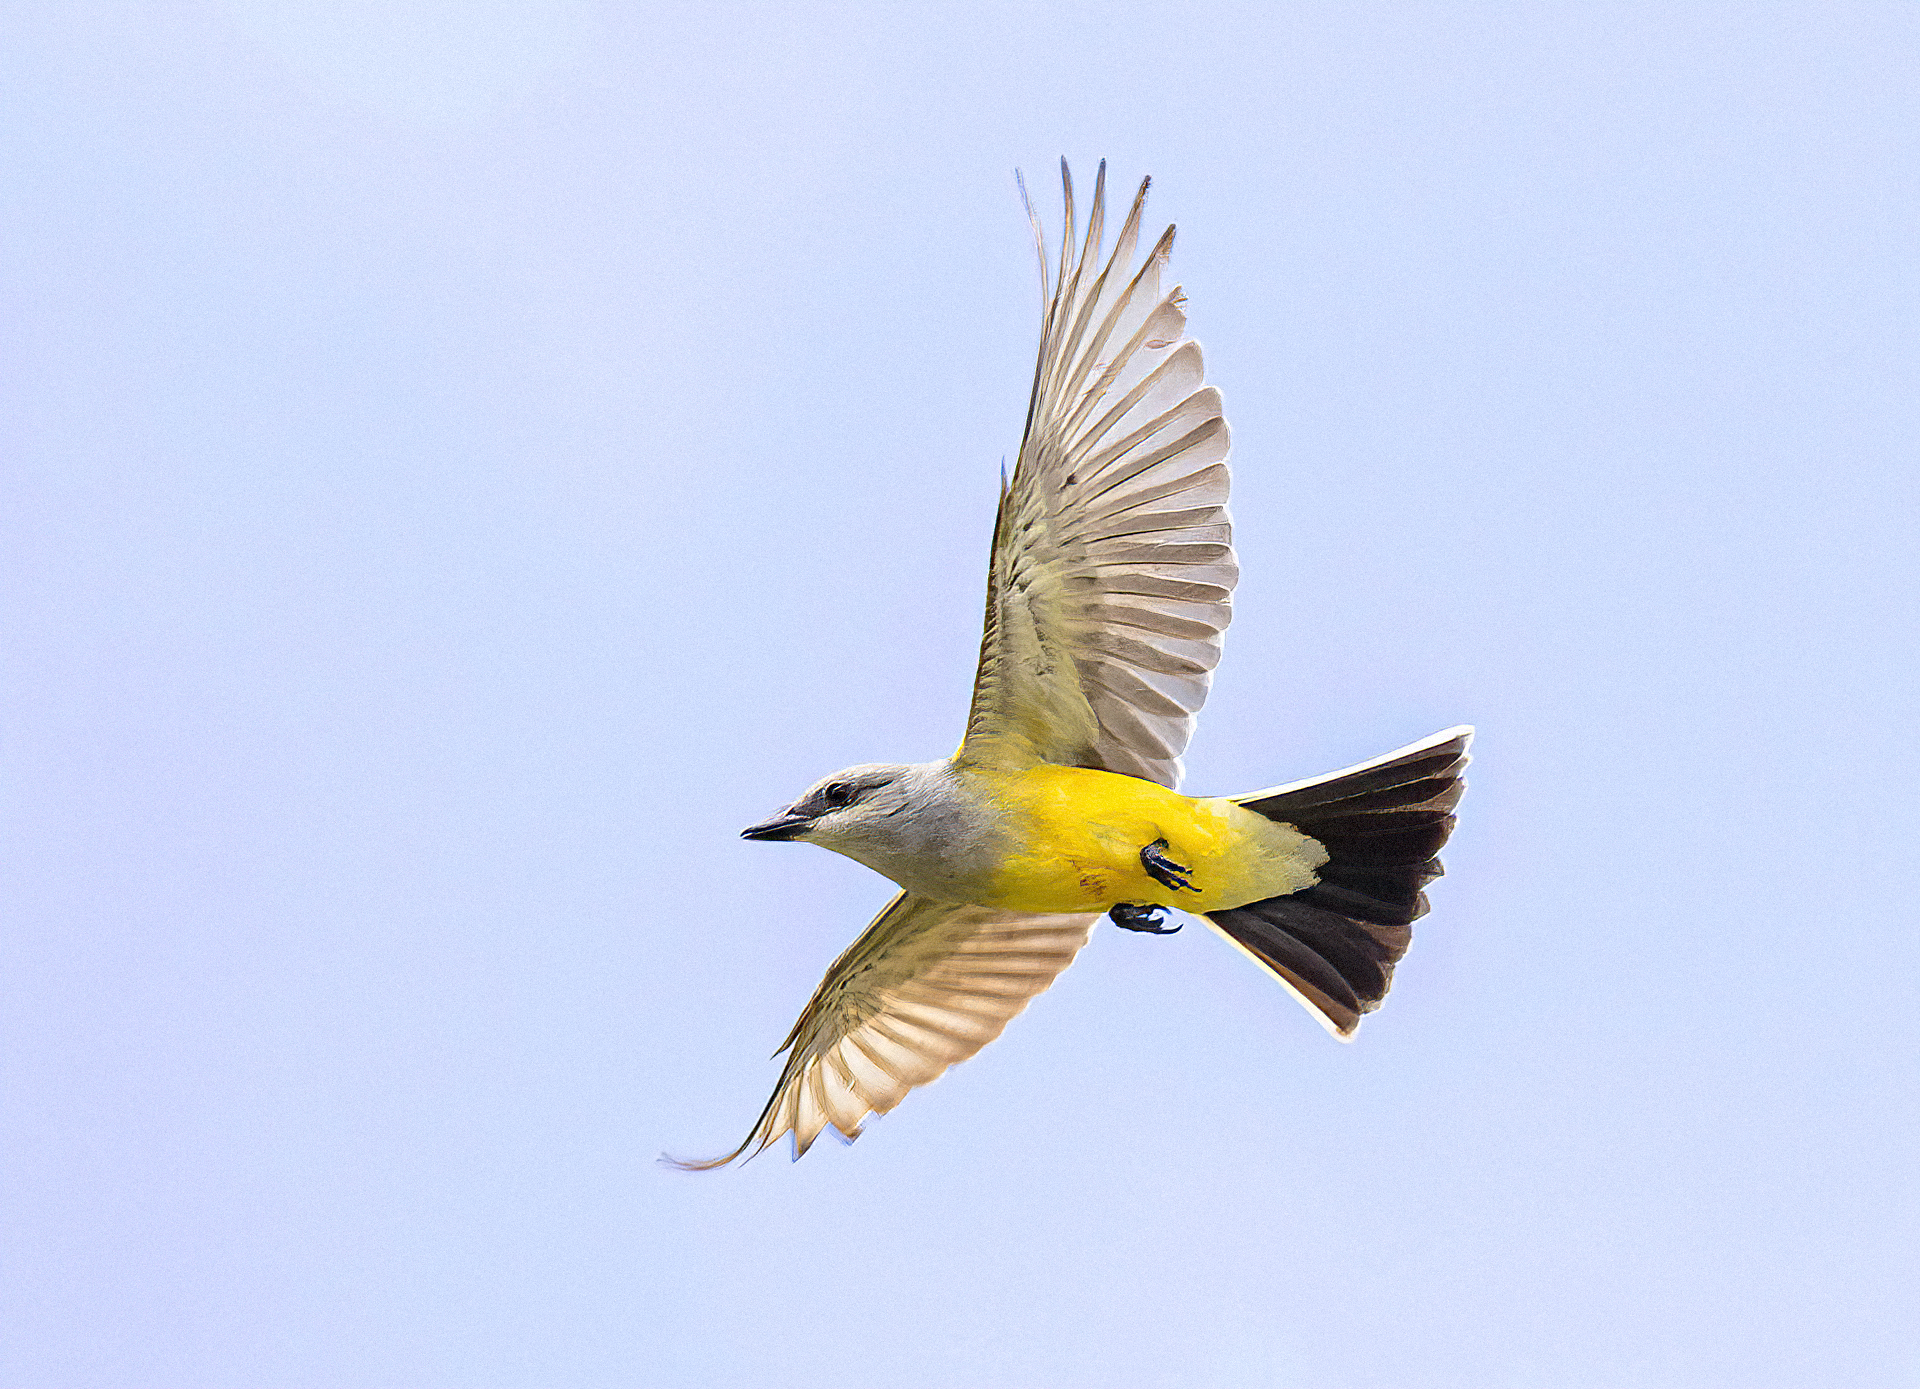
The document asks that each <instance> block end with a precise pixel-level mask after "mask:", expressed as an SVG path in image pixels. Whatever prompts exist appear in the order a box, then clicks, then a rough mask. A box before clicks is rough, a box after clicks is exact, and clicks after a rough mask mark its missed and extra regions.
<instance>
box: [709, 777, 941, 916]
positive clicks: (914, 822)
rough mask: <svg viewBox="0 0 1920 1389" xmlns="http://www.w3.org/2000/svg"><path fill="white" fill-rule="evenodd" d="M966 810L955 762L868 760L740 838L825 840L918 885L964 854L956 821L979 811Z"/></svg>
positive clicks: (824, 780) (897, 879)
mask: <svg viewBox="0 0 1920 1389" xmlns="http://www.w3.org/2000/svg"><path fill="white" fill-rule="evenodd" d="M962 810H963V807H962V805H961V803H960V800H959V798H958V796H957V794H956V788H955V786H954V783H953V769H952V766H951V764H950V763H948V762H945V761H940V762H895V763H887V762H875V763H866V764H863V765H861V766H858V767H848V768H847V769H846V770H845V771H841V772H835V773H834V774H833V775H832V776H830V777H824V778H822V779H821V780H820V781H817V782H815V783H814V784H813V785H812V786H810V787H808V788H807V792H806V794H805V795H803V796H801V797H800V799H799V800H797V801H795V802H794V803H793V804H792V805H789V806H787V807H785V808H784V809H783V810H781V811H780V813H779V814H777V815H775V816H773V817H772V818H771V819H768V820H763V821H762V822H761V823H759V824H757V825H751V826H749V827H748V828H746V829H744V830H741V831H740V837H741V838H742V839H798V840H802V841H804V842H806V843H808V844H818V845H819V846H820V847H821V848H823V849H832V850H834V851H836V852H837V853H842V854H845V855H846V856H847V857H848V858H850V859H854V860H857V861H858V862H860V863H864V864H866V865H867V867H869V868H872V869H875V870H876V871H878V872H881V873H884V874H886V875H887V876H888V877H889V878H892V879H893V880H894V881H895V882H897V883H900V884H901V885H902V886H903V887H904V886H919V880H921V879H923V878H924V876H925V875H927V874H929V873H933V874H938V873H940V872H941V870H942V868H944V867H945V866H946V865H945V864H942V863H940V862H939V861H940V860H950V859H952V858H953V857H954V856H956V854H958V855H959V856H962V857H964V856H965V849H966V847H967V846H966V845H965V843H964V840H965V838H966V836H965V832H964V830H963V828H962V826H961V825H960V824H959V823H956V822H957V820H960V819H970V818H972V817H967V816H964V815H963V814H962V813H961V812H962ZM956 841H960V842H956ZM909 879H913V880H915V881H914V882H909V881H908V880H909Z"/></svg>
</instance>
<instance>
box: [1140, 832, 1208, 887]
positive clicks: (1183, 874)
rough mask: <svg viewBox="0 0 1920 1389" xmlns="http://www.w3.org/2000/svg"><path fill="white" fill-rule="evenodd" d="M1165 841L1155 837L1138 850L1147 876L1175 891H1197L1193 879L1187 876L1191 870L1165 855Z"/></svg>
mask: <svg viewBox="0 0 1920 1389" xmlns="http://www.w3.org/2000/svg"><path fill="white" fill-rule="evenodd" d="M1166 848H1167V841H1166V840H1164V839H1156V840H1154V841H1153V843H1151V844H1149V845H1147V847H1146V848H1144V849H1142V850H1141V851H1140V862H1141V864H1142V865H1143V866H1144V867H1145V868H1146V870H1147V873H1148V875H1149V876H1151V877H1152V878H1153V880H1154V881H1155V882H1157V883H1160V884H1161V885H1163V886H1165V887H1170V888H1172V889H1173V890H1174V891H1175V892H1180V891H1182V890H1185V891H1187V892H1198V891H1199V890H1200V889H1199V888H1197V887H1195V886H1194V885H1193V880H1192V879H1191V878H1189V877H1188V876H1187V874H1189V873H1191V872H1192V871H1193V870H1192V869H1191V868H1189V867H1187V866H1186V865H1185V864H1184V863H1175V862H1174V861H1173V860H1172V859H1170V858H1168V857H1167V855H1166Z"/></svg>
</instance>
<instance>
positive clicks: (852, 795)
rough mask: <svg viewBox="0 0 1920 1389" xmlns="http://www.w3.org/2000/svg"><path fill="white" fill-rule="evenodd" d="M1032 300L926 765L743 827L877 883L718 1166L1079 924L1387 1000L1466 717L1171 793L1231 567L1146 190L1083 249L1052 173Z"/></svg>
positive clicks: (1455, 794) (1037, 979) (996, 1025)
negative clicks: (1037, 308) (1033, 356)
mask: <svg viewBox="0 0 1920 1389" xmlns="http://www.w3.org/2000/svg"><path fill="white" fill-rule="evenodd" d="M1061 183H1062V189H1063V195H1064V200H1065V208H1066V211H1065V218H1064V230H1063V234H1062V238H1061V244H1060V248H1059V254H1058V258H1057V261H1056V260H1051V259H1050V257H1049V255H1048V252H1047V247H1046V241H1045V237H1044V235H1043V234H1042V233H1041V231H1040V225H1039V220H1038V218H1037V217H1035V216H1034V215H1033V210H1032V206H1031V204H1030V203H1029V205H1028V214H1029V218H1030V220H1031V221H1032V223H1033V228H1034V237H1035V242H1036V245H1037V247H1038V249H1039V254H1040V264H1041V275H1042V283H1043V298H1044V301H1045V303H1046V311H1045V316H1044V318H1043V321H1042V323H1041V332H1040V349H1039V356H1038V361H1037V363H1036V365H1035V369H1034V379H1033V388H1032V392H1031V394H1030V396H1029V400H1028V406H1027V419H1026V430H1025V434H1024V436H1023V438H1022V440H1021V446H1020V453H1019V459H1018V462H1017V464H1016V466H1015V468H1014V471H1013V475H1012V477H1011V478H1010V479H1008V480H1006V481H1005V482H1003V484H1002V487H1001V495H1000V506H999V512H998V515H997V517H996V520H995V523H994V534H993V550H992V557H991V560H990V562H989V565H988V577H987V612H986V631H985V635H984V637H983V639H982V642H981V651H980V665H979V670H978V674H977V675H976V678H975V683H974V693H973V703H972V708H971V711H970V713H969V716H968V719H967V727H966V736H965V738H964V740H963V741H962V743H961V746H960V749H959V751H958V752H956V753H955V754H954V755H953V756H952V757H950V758H945V759H941V760H938V761H933V762H925V763H913V764H869V765H862V766H858V767H850V768H847V769H846V770H844V771H841V772H837V773H835V774H833V775H832V776H830V777H827V778H825V779H823V780H822V781H820V782H818V783H816V784H815V785H814V786H813V787H811V788H809V789H808V791H807V792H806V793H805V794H803V795H802V796H801V797H800V798H799V799H797V800H795V801H793V802H792V803H790V804H789V805H787V806H786V807H784V808H783V809H782V810H781V811H780V812H779V813H778V814H777V815H775V816H773V817H772V818H770V819H769V820H767V821H765V822H763V823H761V824H758V825H755V826H752V827H750V828H749V829H747V830H745V831H743V832H742V833H743V835H744V836H745V837H746V838H749V839H767V840H803V841H805V842H808V843H814V844H819V845H821V846H823V847H825V848H830V849H834V850H836V851H838V852H840V853H843V854H846V855H848V856H849V857H851V858H854V859H856V860H858V861H860V862H862V863H865V864H866V865H868V866H869V867H871V868H873V869H875V870H876V871H878V872H880V873H882V874H884V875H885V876H887V877H889V878H891V879H892V880H893V881H894V882H895V883H897V884H898V885H899V886H900V888H901V889H902V890H901V892H900V893H899V895H898V896H896V897H895V898H894V899H893V901H892V902H891V903H889V904H888V906H887V907H886V909H885V910H884V911H882V912H881V913H880V915H879V917H877V918H876V919H875V920H874V922H873V924H872V925H871V926H869V927H868V928H867V930H866V932H865V933H864V934H863V935H862V936H861V937H860V938H859V939H858V940H856V941H855V942H854V943H853V945H852V946H851V947H850V948H849V949H848V950H847V951H846V953H845V954H843V955H842V956H841V957H840V958H839V959H838V960H836V961H835V962H834V964H833V966H832V967H831V968H830V969H829V970H828V971H827V975H826V978H825V979H824V980H823V981H822V982H821V985H820V987H819V989H818V990H817V991H816V992H815V994H814V996H813V999H812V1001H811V1002H809V1003H808V1004H807V1006H806V1009H805V1010H804V1011H803V1012H802V1013H801V1015H800V1018H799V1021H797V1022H796V1023H795V1024H794V1026H793V1030H792V1031H791V1032H790V1033H789V1034H788V1037H787V1040H786V1043H785V1045H784V1046H783V1047H782V1048H781V1051H782V1052H784V1053H785V1054H786V1062H785V1064H784V1066H783V1068H782V1070H781V1073H780V1078H779V1081H778V1083H777V1084H776V1086H775V1087H774V1092H773V1095H772V1098H770V1099H769V1100H768V1101H767V1104H766V1107H765V1109H764V1110H763V1111H762V1112H761V1115H760V1118H759V1120H758V1121H757V1122H756V1123H755V1125H754V1126H753V1128H752V1130H751V1131H750V1132H749V1133H748V1135H747V1137H746V1139H745V1141H743V1142H742V1143H741V1144H740V1146H739V1147H738V1148H736V1149H734V1150H733V1151H732V1152H730V1153H728V1154H726V1155H724V1156H722V1157H718V1158H714V1159H711V1160H708V1161H703V1162H683V1163H679V1164H678V1165H680V1166H684V1167H693V1168H710V1167H718V1166H721V1165H723V1164H725V1163H728V1162H731V1161H733V1160H734V1159H735V1158H738V1157H741V1156H743V1155H751V1154H752V1153H757V1152H760V1151H762V1150H764V1149H765V1148H767V1147H769V1146H771V1145H772V1144H773V1143H775V1142H776V1141H778V1140H779V1139H780V1138H781V1137H782V1136H784V1135H787V1134H791V1135H792V1136H793V1145H794V1154H795V1156H796V1157H797V1156H799V1155H800V1154H802V1153H805V1152H806V1151H807V1149H808V1148H809V1147H810V1146H811V1145H812V1144H813V1142H814V1141H815V1139H817V1138H818V1137H819V1135H820V1134H821V1133H822V1132H823V1131H825V1129H826V1128H827V1127H828V1126H829V1125H831V1126H832V1127H833V1128H834V1129H836V1130H837V1131H838V1132H839V1133H840V1134H841V1135H842V1136H843V1137H845V1138H847V1139H852V1138H854V1137H857V1136H858V1135H859V1133H860V1130H861V1126H862V1124H863V1123H864V1122H865V1120H866V1118H867V1116H868V1115H870V1114H884V1113H886V1112H887V1111H888V1110H890V1109H892V1108H893V1107H894V1106H895V1105H897V1104H899V1102H900V1101H901V1100H902V1099H904V1098H905V1097H906V1095H907V1094H908V1092H909V1091H911V1090H912V1089H914V1088H916V1087H918V1086H921V1085H926V1084H928V1083H929V1082H931V1081H933V1080H936V1079H938V1078H939V1076H941V1075H942V1074H943V1073H944V1072H945V1071H946V1070H947V1069H948V1068H949V1067H950V1066H952V1065H953V1064H955V1063H956V1062H959V1061H964V1060H966V1059H967V1058H968V1057H970V1056H972V1055H974V1053H976V1052H977V1051H979V1050H980V1048H981V1047H983V1046H985V1045H986V1044H987V1043H988V1042H990V1041H992V1040H993V1039H994V1038H995V1037H998V1036H999V1035H1000V1033H1001V1031H1002V1029H1004V1028H1005V1027H1006V1025H1007V1023H1008V1022H1009V1021H1010V1020H1011V1019H1012V1018H1013V1017H1014V1016H1015V1015H1016V1014H1018V1013H1019V1012H1020V1011H1021V1010H1022V1009H1024V1008H1025V1007H1026V1005H1027V1003H1028V1002H1029V1001H1030V1000H1031V999H1032V998H1033V997H1034V996H1035V995H1037V994H1039V993H1041V992H1042V991H1044V990H1045V989H1046V988H1047V987H1048V986H1049V985H1050V984H1052V982H1053V981H1054V979H1055V978H1056V977H1057V976H1058V975H1059V973H1060V971H1061V970H1063V969H1065V968H1066V967H1067V966H1068V965H1069V964H1071V963H1072V962H1073V959H1074V956H1075V955H1076V954H1077V953H1078V952H1079V950H1080V948H1081V946H1083V945H1084V944H1085V943H1086V941H1087V937H1088V934H1089V932H1090V931H1091V930H1092V928H1093V926H1094V925H1095V923H1096V922H1098V921H1099V920H1100V918H1101V917H1102V916H1103V915H1104V916H1106V917H1107V918H1108V919H1109V920H1111V921H1112V922H1113V923H1114V924H1115V925H1116V926H1119V927H1122V928H1124V929H1127V930H1131V931H1138V932H1147V933H1154V934H1166V933H1168V932H1170V931H1173V930H1178V929H1179V927H1178V926H1172V927H1169V926H1167V925H1165V921H1166V913H1167V910H1168V909H1169V908H1178V909H1180V910H1183V911H1187V912H1191V913H1194V914H1197V915H1199V916H1201V917H1202V918H1203V919H1204V920H1205V921H1206V922H1207V924H1208V925H1209V926H1211V927H1212V928H1213V929H1214V930H1215V931H1216V932H1218V933H1219V934H1221V935H1222V936H1224V937H1225V938H1226V939H1227V940H1229V941H1230V942H1231V943H1232V944H1233V945H1235V946H1236V947H1237V948H1239V949H1240V950H1241V951H1242V952H1243V953H1245V954H1246V955H1248V956H1249V957H1250V958H1252V959H1253V960H1255V961H1256V962H1257V963H1258V964H1260V965H1261V966H1262V967H1263V968H1264V969H1266V970H1267V971H1269V972H1270V973H1271V975H1272V976H1273V977H1274V978H1275V979H1276V980H1277V982H1279V983H1280V984H1281V985H1283V986H1284V987H1285V988H1286V989H1287V991H1288V992H1289V993H1291V994H1292V995H1293V996H1294V997H1295V998H1296V999H1298V1000H1299V1001H1300V1002H1301V1003H1302V1004H1303V1005H1305V1006H1306V1008H1307V1009H1308V1011H1309V1012H1310V1013H1312V1014H1313V1015H1314V1017H1315V1018H1316V1019H1318V1020H1319V1021H1320V1022H1321V1023H1322V1024H1323V1025H1324V1026H1325V1027H1326V1028H1327V1029H1328V1030H1329V1031H1330V1032H1332V1033H1333V1034H1334V1035H1335V1036H1337V1037H1340V1038H1343V1039H1345V1038H1348V1037H1351V1036H1352V1034H1353V1031H1354V1029H1355V1028H1356V1027H1357V1026H1358V1025H1359V1022H1360V1018H1361V1016H1362V1015H1363V1014H1365V1013H1366V1012H1369V1011H1371V1010H1372V1009H1373V1008H1376V1007H1378V1006H1379V1004H1380V1002H1381V1000H1382V999H1383V998H1384V997H1385V996H1386V992H1387V988H1388V985H1389V983H1390V982H1391V978H1392V972H1393V967H1394V965H1395V964H1396V963H1397V962H1398V961H1399V959H1400V957H1401V956H1402V955H1403V954H1404V953H1405V951H1406V949H1407V946H1408V943H1409V942H1410V940H1411V931H1410V929H1409V928H1410V926H1411V923H1412V922H1413V921H1414V920H1415V919H1417V918H1418V917H1419V916H1421V915H1423V914H1424V913H1425V912H1426V910H1427V899H1426V894H1425V892H1424V888H1425V886H1426V884H1427V883H1428V882H1429V881H1430V880H1431V879H1432V878H1434V877H1436V876H1438V875H1439V873H1440V872H1441V867H1440V863H1439V859H1438V858H1437V854H1438V852H1439V850H1440V847H1441V845H1442V844H1444V843H1445V841H1446V838H1447V836H1448V834H1449V833H1450V832H1451V830H1452V828H1453V824H1454V817H1453V814H1452V812H1453V809H1454V807H1455V806H1456V805H1457V804H1458V802H1459V799H1460V793H1461V791H1462V790H1463V789H1464V786H1465V783H1464V781H1462V780H1461V772H1462V770H1463V769H1464V767H1465V765H1466V762H1467V755H1466V748H1467V743H1468V740H1469V738H1470V736H1471V732H1472V730H1470V729H1467V728H1464V727H1463V728H1454V729H1449V730H1447V731H1446V732H1444V733H1440V734H1436V735H1434V736H1433V737H1431V738H1428V739H1424V740H1422V741H1421V742H1419V743H1415V744H1413V745H1411V746H1409V747H1406V748H1402V749H1400V750H1399V751H1397V752H1394V753H1389V754H1387V755H1386V756H1384V757H1381V758H1376V759H1374V760H1373V761H1371V762H1367V763H1363V764H1361V765H1360V766H1359V767H1355V768H1349V769H1347V770H1346V771H1342V772H1335V773H1330V774H1328V775H1325V776H1321V777H1315V778H1310V779H1308V780H1307V781H1303V782H1296V783H1293V784H1291V785H1287V786H1282V787H1277V788H1273V789H1270V790H1266V791H1259V792H1253V793H1249V794H1247V795H1243V796H1235V797H1218V798H1193V797H1188V796H1184V795H1181V794H1180V793H1179V790H1178V787H1179V784H1180V778H1181V762H1180V758H1181V754H1182V753H1183V752H1184V751H1185V749H1186V746H1187V741H1188V739H1189V737H1190V736H1191V734H1192V729H1193V720H1194V716H1195V715H1196V714H1197V713H1198V712H1199V710H1200V708H1201V706H1202V705H1203V704H1204V703H1205V702H1206V697H1207V690H1208V686H1209V682H1210V681H1211V679H1212V674H1213V670H1214V667H1215V665H1216V664H1217V663H1218V662H1219V659H1220V648H1221V636H1222V634H1223V633H1224V632H1225V630H1226V627H1227V623H1228V620H1229V618H1230V616H1231V602H1232V594H1233V586H1234V582H1235V580H1236V579H1237V577H1238V573H1239V570H1238V568H1237V565H1236V561H1235V557H1234V552H1233V537H1232V526H1231V522H1230V520H1229V518H1228V515H1227V491H1228V468H1227V453H1228V444H1229V434H1228V429H1227V423H1226V419H1225V417H1224V415H1223V414H1222V409H1221V401H1220V393H1219V392H1218V391H1217V390H1215V389H1214V388H1213V387H1211V386H1208V385H1207V384H1206V381H1205V373H1204V367H1203V362H1202V358H1201V352H1200V345H1199V344H1198V343H1196V342H1194V341H1193V340H1192V339H1190V338H1188V337H1187V336H1186V323H1187V318H1186V309H1185V298H1184V296H1183V295H1182V294H1181V291H1180V288H1179V287H1178V286H1177V285H1176V286H1174V287H1173V288H1172V289H1170V290H1164V291H1163V289H1162V286H1161V277H1162V275H1163V273H1164V271H1165V269H1166V265H1167V261H1168V258H1169V256H1170V255H1171V253H1172V249H1173V228H1172V227H1168V228H1167V229H1166V231H1165V232H1164V233H1162V234H1161V235H1160V236H1159V237H1158V238H1157V239H1156V240H1155V241H1154V242H1153V243H1152V245H1151V247H1150V248H1149V249H1148V251H1147V252H1146V254H1145V256H1144V257H1140V258H1139V259H1138V263H1137V264H1136V257H1137V255H1138V248H1139V242H1140V232H1141V222H1142V219H1143V217H1144V214H1145V209H1146V199H1147V189H1148V182H1147V181H1144V180H1143V181H1142V182H1141V184H1140V187H1139V190H1138V192H1137V193H1136V194H1135V196H1134V197H1133V199H1132V201H1131V204H1130V206H1129V208H1128V212H1127V216H1126V218H1125V220H1124V221H1123V222H1122V224H1121V226H1120V230H1119V233H1118V235H1117V236H1115V238H1114V240H1113V242H1112V245H1111V246H1110V247H1107V246H1106V245H1105V232H1106V215H1105V212H1106V166H1105V164H1104V163H1103V164H1102V165H1101V166H1100V173H1099V176H1098V178H1097V179H1096V181H1095V185H1094V192H1093V198H1092V204H1091V209H1090V211H1089V214H1088V216H1087V218H1086V221H1085V224H1084V226H1082V225H1081V224H1080V223H1079V221H1078V218H1077V215H1076V210H1075V205H1074V190H1073V180H1072V177H1071V175H1070V174H1069V173H1068V171H1067V167H1066V165H1065V163H1064V161H1063V162H1062V165H1061Z"/></svg>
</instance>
